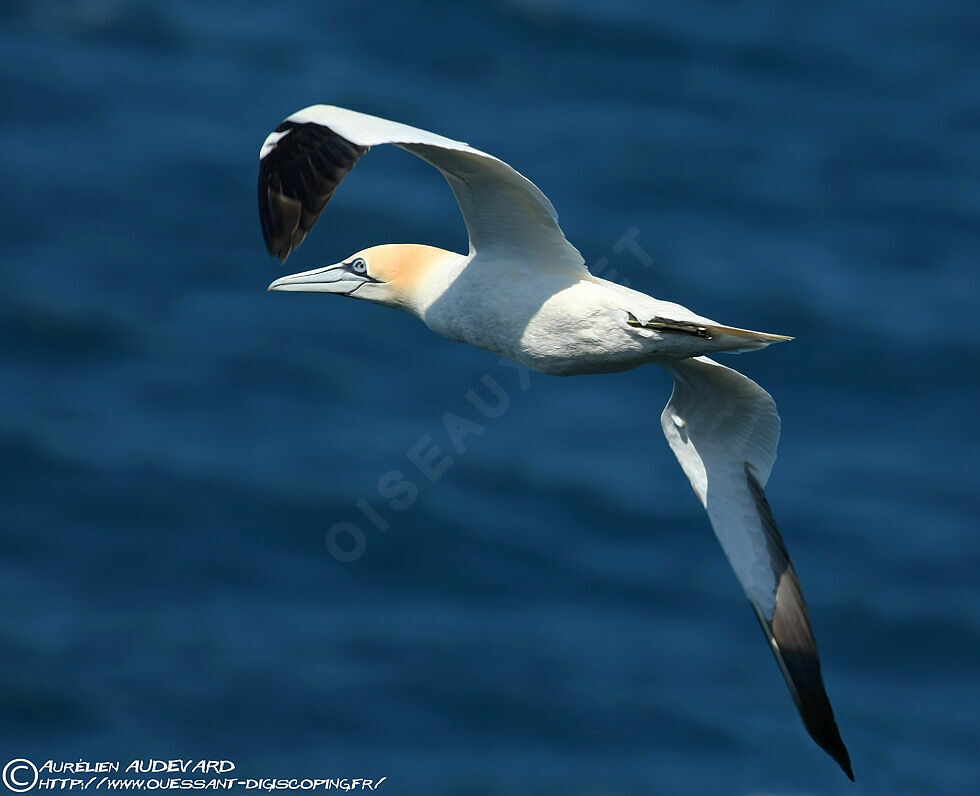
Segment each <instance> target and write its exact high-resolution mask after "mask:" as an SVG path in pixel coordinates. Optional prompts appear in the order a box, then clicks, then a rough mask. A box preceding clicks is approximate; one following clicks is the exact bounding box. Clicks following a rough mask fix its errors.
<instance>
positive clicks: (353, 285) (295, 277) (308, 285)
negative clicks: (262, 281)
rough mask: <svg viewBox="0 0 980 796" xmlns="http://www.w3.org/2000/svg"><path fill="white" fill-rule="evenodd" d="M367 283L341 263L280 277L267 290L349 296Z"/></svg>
mask: <svg viewBox="0 0 980 796" xmlns="http://www.w3.org/2000/svg"><path fill="white" fill-rule="evenodd" d="M367 281H369V280H368V279H365V278H363V277H360V276H358V275H357V274H352V273H351V272H350V269H348V268H347V267H346V266H345V265H344V264H343V263H338V264H337V265H328V266H327V267H326V268H315V269H314V270H312V271H303V272H302V273H300V274H290V275H289V276H282V277H280V278H279V279H277V280H276V281H275V282H273V283H272V284H271V285H269V290H291V291H302V292H305V293H339V294H340V295H342V296H349V295H350V294H351V293H353V292H354V291H355V290H357V288H359V287H360V286H361V285H363V284H364V283H365V282H367Z"/></svg>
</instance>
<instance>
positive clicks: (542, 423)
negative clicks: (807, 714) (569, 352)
mask: <svg viewBox="0 0 980 796" xmlns="http://www.w3.org/2000/svg"><path fill="white" fill-rule="evenodd" d="M978 42H980V7H978V6H977V5H976V4H975V3H973V2H968V1H967V0H964V1H963V2H952V0H949V1H947V2H934V3H921V2H912V0H908V1H905V0H897V1H896V2H891V3H887V4H879V3H871V2H858V3H853V2H842V1H841V0H831V2H826V3H819V4H817V3H812V4H811V3H767V2H763V1H762V0H747V2H741V3H734V4H725V3H713V2H706V1H702V0H698V1H697V2H691V3H684V4H659V3H643V2H639V1H638V0H636V1H634V2H628V1H627V0H606V1H605V2H602V3H599V2H585V0H579V1H578V2H568V3H561V2H557V0H483V2H475V3H470V4H445V3H438V2H420V1H419V0H406V1H405V2H376V3H373V4H370V5H367V4H364V3H355V2H331V3H322V2H314V1H313V0H296V1H295V2H291V3H281V4H275V3H268V2H255V1H254V0H240V1H239V2H236V3H231V2H216V1H215V0H196V2H191V0H170V1H169V2H167V3H157V2H151V0H143V1H140V0H129V1H127V0H6V1H5V2H4V3H3V4H2V6H0V85H2V89H0V97H2V103H0V152H2V155H0V162H2V164H3V173H4V177H5V178H4V190H3V192H2V197H0V208H2V213H0V231H2V240H3V245H4V255H3V258H2V261H0V263H2V265H0V267H2V284H3V287H2V290H0V386H2V392H0V551H2V552H0V561H2V577H0V645H2V651H3V652H2V655H0V758H2V760H0V763H5V762H6V761H7V760H9V759H11V758H15V757H24V758H28V759H31V760H34V761H37V762H38V764H40V762H43V761H45V760H55V761H62V760H68V761H77V760H79V759H84V760H90V761H100V760H104V761H122V762H123V766H125V765H126V763H127V762H129V761H131V760H134V759H144V760H145V759H147V758H158V759H169V758H184V759H195V760H196V759H202V758H213V759H229V760H232V761H233V762H234V763H235V764H236V766H237V769H236V773H237V774H238V775H239V776H241V777H304V776H310V777H351V778H352V777H365V778H373V779H379V778H381V777H387V780H386V781H385V782H384V783H383V785H382V786H381V789H380V790H381V791H383V792H387V793H397V794H402V793H405V794H649V793H685V794H693V793H705V794H717V793H738V794H760V793H786V794H802V793H807V794H818V793H819V794H837V793H840V794H843V793H862V794H956V793H963V794H967V793H976V792H978V790H977V789H978V787H980V754H978V750H980V722H978V718H977V717H978V714H980V580H978V576H977V571H978V568H980V543H978V538H977V525H978V523H977V517H978V513H980V483H978V481H980V479H978V470H980V455H978V423H977V418H976V408H977V400H978V387H980V367H978V365H980V347H978V343H977V334H976V325H977V324H976V307H977V301H978V299H980V295H978V294H980V290H978V281H980V280H978V275H980V268H978V265H980V47H978V46H977V43H978ZM314 102H329V103H333V104H338V105H344V106H348V107H353V108H357V109H360V110H364V111H367V112H372V113H377V114H379V115H382V116H385V117H388V118H393V119H397V120H400V121H404V122H407V123H410V124H414V125H417V126H420V127H423V128H426V129H432V130H435V131H437V132H440V133H443V134H445V135H449V136H451V137H454V138H458V139H462V140H466V141H469V142H471V143H472V144H474V145H475V146H478V147H480V148H481V149H484V150H487V151H489V152H492V153H494V154H496V155H498V156H500V157H501V158H503V159H504V160H506V161H508V162H510V163H511V164H513V165H514V166H515V167H516V168H518V169H519V170H521V171H522V172H523V173H525V174H527V175H528V176H529V177H530V178H531V179H533V180H534V181H535V182H536V183H537V184H538V185H539V186H540V187H541V188H542V190H544V191H545V192H546V193H547V194H548V195H549V196H550V198H551V199H552V201H553V202H554V204H555V205H556V207H557V208H558V211H559V213H560V214H561V219H562V224H563V228H564V230H565V232H566V234H567V235H568V236H569V238H570V239H571V240H572V241H573V242H575V243H576V245H577V246H578V247H579V248H580V250H581V251H582V252H583V254H584V256H585V257H586V260H587V262H589V263H590V264H591V265H592V267H593V270H594V271H596V272H601V273H602V275H603V276H614V277H615V278H617V279H619V280H621V281H626V282H628V283H629V284H631V285H632V286H634V287H637V288H639V289H642V290H645V291H648V292H651V293H653V294H654V295H657V296H659V297H661V298H666V299H671V300H674V301H678V302H680V303H682V304H685V305H687V306H689V307H691V308H692V309H695V310H696V311H698V312H700V313H702V314H705V315H708V316H710V317H715V318H718V319H720V320H722V321H724V322H727V323H732V324H735V325H741V326H747V327H751V328H761V329H766V330H769V331H773V332H781V333H786V334H792V335H795V336H796V340H795V341H794V342H793V343H791V344H787V345H780V346H775V347H772V348H770V349H767V350H766V351H764V352H758V353H753V354H747V355H743V356H740V357H737V358H735V357H728V358H725V360H724V361H725V362H726V363H727V364H731V365H733V366H736V367H738V368H740V369H741V370H744V371H745V372H746V373H747V374H749V375H750V376H752V377H753V378H755V379H756V380H758V381H759V382H760V383H761V384H763V385H764V386H765V387H766V388H767V389H768V390H769V391H770V392H771V393H772V394H773V396H774V397H775V398H776V400H777V402H778V404H779V406H780V410H781V414H782V417H783V440H782V445H781V449H780V458H779V461H778V463H777V466H776V469H775V471H774V475H773V478H772V480H771V481H770V486H769V490H768V491H769V497H770V500H771V502H772V504H773V507H774V510H775V512H776V516H777V517H778V518H779V521H780V524H781V527H782V529H783V534H784V537H785V539H786V542H787V545H788V547H789V549H790V551H791V553H792V555H793V557H794V560H795V563H796V567H797V569H798V571H799V572H800V575H801V579H802V581H803V585H804V589H805V593H806V594H807V596H808V601H809V604H810V611H811V615H812V618H813V622H814V626H815V629H816V633H817V638H818V641H819V643H820V649H821V653H822V657H823V662H824V674H825V679H826V682H827V687H828V691H829V693H830V696H831V699H832V701H833V704H834V706H835V709H836V713H837V718H838V721H839V723H840V726H841V730H842V732H843V735H844V738H845V740H846V741H847V743H848V745H849V748H850V752H851V756H852V759H853V762H854V769H855V773H856V775H857V784H856V785H852V784H850V783H849V782H847V781H846V780H845V779H844V777H843V775H842V774H841V773H840V771H839V770H838V769H837V767H836V765H835V764H834V763H833V762H832V761H831V760H830V759H829V758H828V757H826V756H825V755H824V754H823V752H821V751H820V750H819V749H818V748H817V747H816V746H815V745H813V743H812V742H811V741H810V740H809V738H808V737H807V736H806V734H805V732H804V730H803V728H802V725H801V723H800V721H799V719H798V717H797V715H796V713H795V710H794V708H793V705H792V702H791V700H790V698H789V695H788V693H787V691H786V688H785V686H784V685H783V682H782V679H781V677H780V675H779V672H778V670H777V668H776V666H775V664H774V663H773V661H772V659H771V656H770V654H769V653H768V652H767V651H766V649H765V644H764V640H763V638H762V636H761V635H760V633H759V631H758V628H757V627H756V623H755V620H754V618H753V617H752V614H751V611H750V609H749V608H748V605H747V604H746V603H745V601H744V599H743V598H742V596H741V594H740V591H739V587H738V585H737V583H736V581H735V579H734V577H733V576H732V575H731V573H730V571H729V569H728V567H727V564H726V562H725V561H724V558H723V556H722V554H721V551H720V549H719V547H718V545H717V543H716V542H715V540H714V538H713V536H712V535H711V532H710V528H709V526H708V524H707V520H706V518H705V516H704V514H703V512H702V510H701V508H700V506H699V504H698V503H697V501H696V499H695V498H694V495H693V494H692V493H691V490H690V488H689V486H688V484H687V483H686V481H685V479H684V477H683V475H682V474H681V472H680V470H679V468H678V467H677V464H676V462H675V461H674V459H673V457H672V455H671V454H670V452H669V449H668V448H667V446H666V443H665V442H664V440H663V438H662V434H661V432H660V429H659V420H658V418H659V414H660V411H661V408H662V406H663V404H664V402H665V401H666V399H667V396H668V394H669V391H670V381H669V379H668V377H667V376H666V375H665V374H664V373H663V372H661V371H659V370H658V369H656V368H645V369H641V370H639V371H634V372H630V373H626V374H620V375H615V376H602V377H582V378H574V379H556V378H550V377H546V376H542V375H539V374H531V376H530V378H529V379H528V380H527V382H522V380H521V374H520V373H519V372H518V371H516V370H514V369H513V368H508V367H506V366H504V365H502V364H500V363H499V362H498V361H497V360H496V359H495V358H494V357H492V356H491V355H489V354H487V353H485V352H481V351H478V350H476V349H470V348H467V347H464V346H460V345H458V344H455V343H451V342H448V341H445V340H442V339H440V338H438V337H436V336H434V335H432V334H431V333H430V332H428V330H426V329H425V328H424V327H423V326H422V325H421V324H420V323H418V321H416V320H414V319H413V318H411V317H409V316H407V315H403V314H400V313H395V312H391V311H389V310H386V309H383V308H380V307H375V306H370V305H367V304H364V303H361V302H353V301H343V300H340V299H336V298H333V297H325V296H317V295H296V294H287V295H279V294H268V293H266V291H265V288H266V285H267V284H268V283H269V282H270V281H272V280H273V279H274V278H275V277H277V276H278V275H280V274H281V273H283V270H282V269H281V268H280V266H279V264H278V263H277V262H276V261H274V260H272V259H270V258H268V257H267V256H266V254H265V251H264V248H263V245H262V240H261V234H260V231H259V224H258V218H257V212H256V206H255V205H256V202H255V182H256V174H257V153H258V148H259V145H260V144H261V142H262V140H263V138H264V136H265V135H266V133H267V132H268V131H269V130H271V129H272V128H273V127H274V126H275V125H276V124H277V123H278V122H279V120H280V119H281V118H282V117H284V116H286V115H287V114H289V113H291V112H292V111H294V110H296V109H298V108H301V107H303V106H305V105H308V104H311V103H314ZM402 240H405V241H418V242H426V243H432V244H435V245H442V246H445V247H447V248H457V249H462V248H465V246H466V238H465V231H464V229H463V226H462V223H461V221H460V219H459V217H458V211H457V210H456V207H455V204H454V202H453V199H452V196H451V194H450V192H449V191H448V189H447V188H446V186H445V184H444V182H443V181H442V179H441V178H440V177H439V175H438V174H437V173H436V172H434V171H433V170H431V169H430V168H429V167H428V166H426V165H425V164H424V163H421V162H419V161H417V160H415V159H414V158H412V157H410V156H409V155H407V154H406V153H404V152H401V151H399V150H394V149H393V150H392V151H386V148H381V149H378V150H376V151H374V152H372V153H371V154H370V156H369V157H367V158H365V159H364V160H363V161H362V162H361V163H360V164H359V165H358V166H357V169H356V171H355V172H354V174H353V175H352V178H351V179H349V180H348V181H347V182H345V183H344V185H343V186H342V187H341V189H340V190H339V191H338V193H337V196H336V198H335V200H334V202H333V203H332V204H331V206H330V207H329V209H328V212H327V213H326V214H325V215H324V217H323V218H322V219H321V221H320V223H319V225H318V226H317V228H316V229H315V230H314V232H313V233H312V234H311V236H310V237H309V239H308V240H307V243H306V244H305V246H304V247H303V248H302V249H301V250H300V251H299V252H297V253H295V254H294V255H293V257H292V258H291V259H290V262H289V264H288V270H290V271H298V270H304V269H306V268H312V267H315V266H317V265H321V264H325V263H328V262H334V261H336V260H338V259H340V258H341V257H344V256H346V255H348V254H350V253H351V252H353V251H355V250H357V249H360V248H362V247H364V246H367V245H371V244H375V243H381V242H387V241H402ZM627 244H629V245H627ZM487 376H490V377H492V378H493V379H494V380H496V383H497V384H499V385H500V386H501V387H502V388H503V389H504V391H505V393H506V396H507V407H506V411H504V412H503V413H502V414H501V415H500V416H499V417H495V418H492V419H487V418H484V417H483V416H481V415H480V414H479V413H478V412H476V410H475V409H474V407H473V405H472V403H471V401H470V400H468V399H467V392H468V391H470V390H474V391H476V392H477V393H478V394H480V395H483V396H486V397H488V398H489V396H490V395H491V393H490V392H489V391H488V389H487V387H486V381H485V377H487ZM447 414H452V415H457V416H459V417H463V418H466V419H467V420H469V421H472V422H478V423H479V425H480V428H481V429H482V430H481V431H479V432H474V433H472V434H470V435H469V436H467V437H466V439H465V450H463V451H462V452H458V451H457V450H455V449H454V446H453V442H452V439H451V437H450V435H449V433H448V432H447V429H446V426H445V418H446V415H447ZM470 428H471V429H472V427H470ZM416 446H418V449H420V450H425V451H430V452H431V450H432V446H436V447H438V448H439V450H440V454H439V456H450V457H451V459H452V461H451V464H448V465H447V467H446V469H445V472H444V473H442V474H441V476H440V477H438V478H436V479H435V480H434V481H430V480H429V479H428V478H427V477H426V476H425V475H424V474H423V473H421V472H420V471H419V469H418V468H417V467H415V465H413V464H412V462H411V457H410V455H409V451H410V450H412V449H413V448H415V447H416ZM433 455H434V454H433ZM439 461H442V459H439ZM446 461H448V460H446ZM392 471H397V472H399V473H401V474H402V476H403V479H404V480H406V481H409V482H411V485H412V487H413V488H414V490H415V491H414V493H410V497H414V500H408V499H406V500H405V501H404V502H406V503H407V502H410V503H411V505H409V506H407V507H406V506H402V505H401V504H400V503H398V502H397V501H396V503H395V504H394V505H392V502H391V498H390V497H386V496H385V494H384V493H383V486H382V489H381V490H379V479H384V478H385V477H386V476H388V474H390V473H391V472H392ZM406 495H409V493H407V492H406V493H403V494H402V495H401V496H402V497H405V496H406ZM399 506H401V507H399ZM354 544H357V545H358V548H357V549H354V550H353V553H354V555H345V552H350V551H351V550H352V547H351V545H354ZM351 558H353V559H354V560H346V559H351Z"/></svg>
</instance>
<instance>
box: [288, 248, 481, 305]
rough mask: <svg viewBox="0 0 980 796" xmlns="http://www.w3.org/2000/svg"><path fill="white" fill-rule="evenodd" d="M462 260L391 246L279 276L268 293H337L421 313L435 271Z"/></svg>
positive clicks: (452, 255) (428, 250) (437, 252)
mask: <svg viewBox="0 0 980 796" xmlns="http://www.w3.org/2000/svg"><path fill="white" fill-rule="evenodd" d="M460 259H462V255H459V254H456V253H455V252H450V251H446V250H445V249H438V248H436V247H435V246H423V245H422V244H417V243H388V244H385V245H382V246H372V247H370V248H368V249H362V250H361V251H359V252H356V253H354V254H352V255H351V256H350V257H348V258H347V259H346V260H343V261H341V262H339V263H336V264H334V265H328V266H326V267H325V268H315V269H313V270H312V271H303V272H302V273H299V274H290V275H289V276H283V277H280V278H279V279H277V280H276V281H275V282H273V283H272V284H271V285H269V290H284V291H303V292H308V293H336V294H338V295H341V296H351V297H352V298H357V299H365V300H367V301H373V302H375V303H376V304H384V305H385V306H388V307H394V308H396V309H402V310H408V311H410V312H411V311H415V312H418V311H419V308H420V302H421V301H422V299H423V298H424V296H425V294H426V293H427V292H428V288H429V286H430V285H429V283H430V276H431V275H432V273H433V271H434V270H435V269H438V268H439V267H440V266H442V267H445V266H446V265H447V264H448V263H450V262H452V261H456V260H460Z"/></svg>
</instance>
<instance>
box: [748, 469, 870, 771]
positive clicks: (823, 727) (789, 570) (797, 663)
mask: <svg viewBox="0 0 980 796" xmlns="http://www.w3.org/2000/svg"><path fill="white" fill-rule="evenodd" d="M745 475H746V478H747V479H748V483H749V489H750V490H751V492H752V495H753V497H754V499H755V503H756V508H757V510H758V512H759V519H760V520H761V521H762V528H763V530H764V531H765V534H766V542H767V545H768V548H769V555H770V558H771V561H772V566H773V574H774V575H775V577H776V604H775V607H774V609H773V611H772V616H771V617H767V616H765V615H764V614H763V612H762V610H761V609H760V608H759V606H757V605H755V604H754V603H753V604H752V608H753V610H754V611H755V614H756V617H757V618H758V619H759V624H760V625H762V630H763V632H764V633H765V634H766V639H767V640H768V641H769V646H770V648H771V649H772V652H773V655H774V656H775V658H776V662H777V663H778V664H779V668H780V670H781V671H782V673H783V677H784V679H785V680H786V684H787V685H788V686H789V690H790V693H791V694H792V696H793V701H794V702H795V703H796V708H797V710H798V711H799V714H800V718H802V719H803V725H804V726H805V727H806V731H807V732H808V733H809V734H810V737H811V738H813V740H814V741H816V743H817V745H818V746H819V747H820V748H821V749H823V750H824V751H825V752H826V753H827V754H829V755H830V756H831V757H832V758H833V759H834V760H835V761H836V763H837V765H839V766H840V767H841V770H843V772H844V773H845V774H846V775H847V778H848V779H850V780H851V781H852V782H853V781H854V770H853V769H852V768H851V757H850V755H849V754H848V753H847V747H846V746H845V745H844V740H843V738H841V734H840V728H839V727H838V726H837V720H836V718H835V717H834V710H833V708H832V707H831V706H830V698H829V697H828V696H827V690H826V688H825V687H824V683H823V675H822V674H821V671H820V657H819V654H818V652H817V642H816V639H815V638H814V636H813V629H812V627H811V626H810V616H809V612H808V611H807V607H806V601H805V600H804V599H803V591H802V589H801V588H800V581H799V578H798V577H797V575H796V570H795V568H794V567H793V562H792V561H791V560H790V557H789V552H788V551H787V550H786V545H785V544H784V543H783V538H782V535H781V534H780V533H779V528H778V527H777V525H776V520H775V518H774V517H773V516H772V509H771V508H770V506H769V501H768V500H767V499H766V493H765V491H764V490H763V488H762V484H760V483H759V480H758V479H757V478H756V476H755V472H754V470H753V468H752V466H751V465H749V464H748V462H746V464H745Z"/></svg>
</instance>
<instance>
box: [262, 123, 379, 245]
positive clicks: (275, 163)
mask: <svg viewBox="0 0 980 796" xmlns="http://www.w3.org/2000/svg"><path fill="white" fill-rule="evenodd" d="M275 132H276V133H280V134H281V135H279V137H278V138H277V139H276V140H275V141H270V142H269V144H268V149H267V150H266V149H265V148H263V154H262V155H261V157H260V159H259V220H260V221H261V223H262V237H263V238H264V239H265V246H266V248H267V249H268V250H269V254H272V255H274V256H275V257H278V258H279V259H280V260H281V261H282V262H286V258H287V257H289V253H290V252H291V251H292V250H293V249H295V248H297V247H298V246H299V245H300V244H301V243H302V242H303V239H304V238H305V237H306V233H307V232H309V231H310V229H311V228H312V227H313V225H314V224H315V223H316V220H317V218H319V216H320V213H321V212H323V208H324V207H325V206H326V204H327V202H329V201H330V197H332V196H333V193H334V191H335V190H336V189H337V186H338V185H339V184H340V182H341V180H343V179H344V177H346V176H347V174H348V172H350V170H351V169H352V168H354V164H355V163H356V162H357V160H358V159H359V158H360V157H361V156H362V155H363V154H364V153H365V152H367V151H368V149H369V148H370V147H366V146H360V145H358V144H353V143H351V142H350V141H348V140H347V139H346V138H343V137H341V136H339V135H337V134H336V133H335V132H333V131H332V130H331V129H330V128H328V127H325V126H324V125H320V124H314V123H311V122H290V121H285V122H283V123H282V124H280V125H279V126H278V127H277V128H276V129H275Z"/></svg>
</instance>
